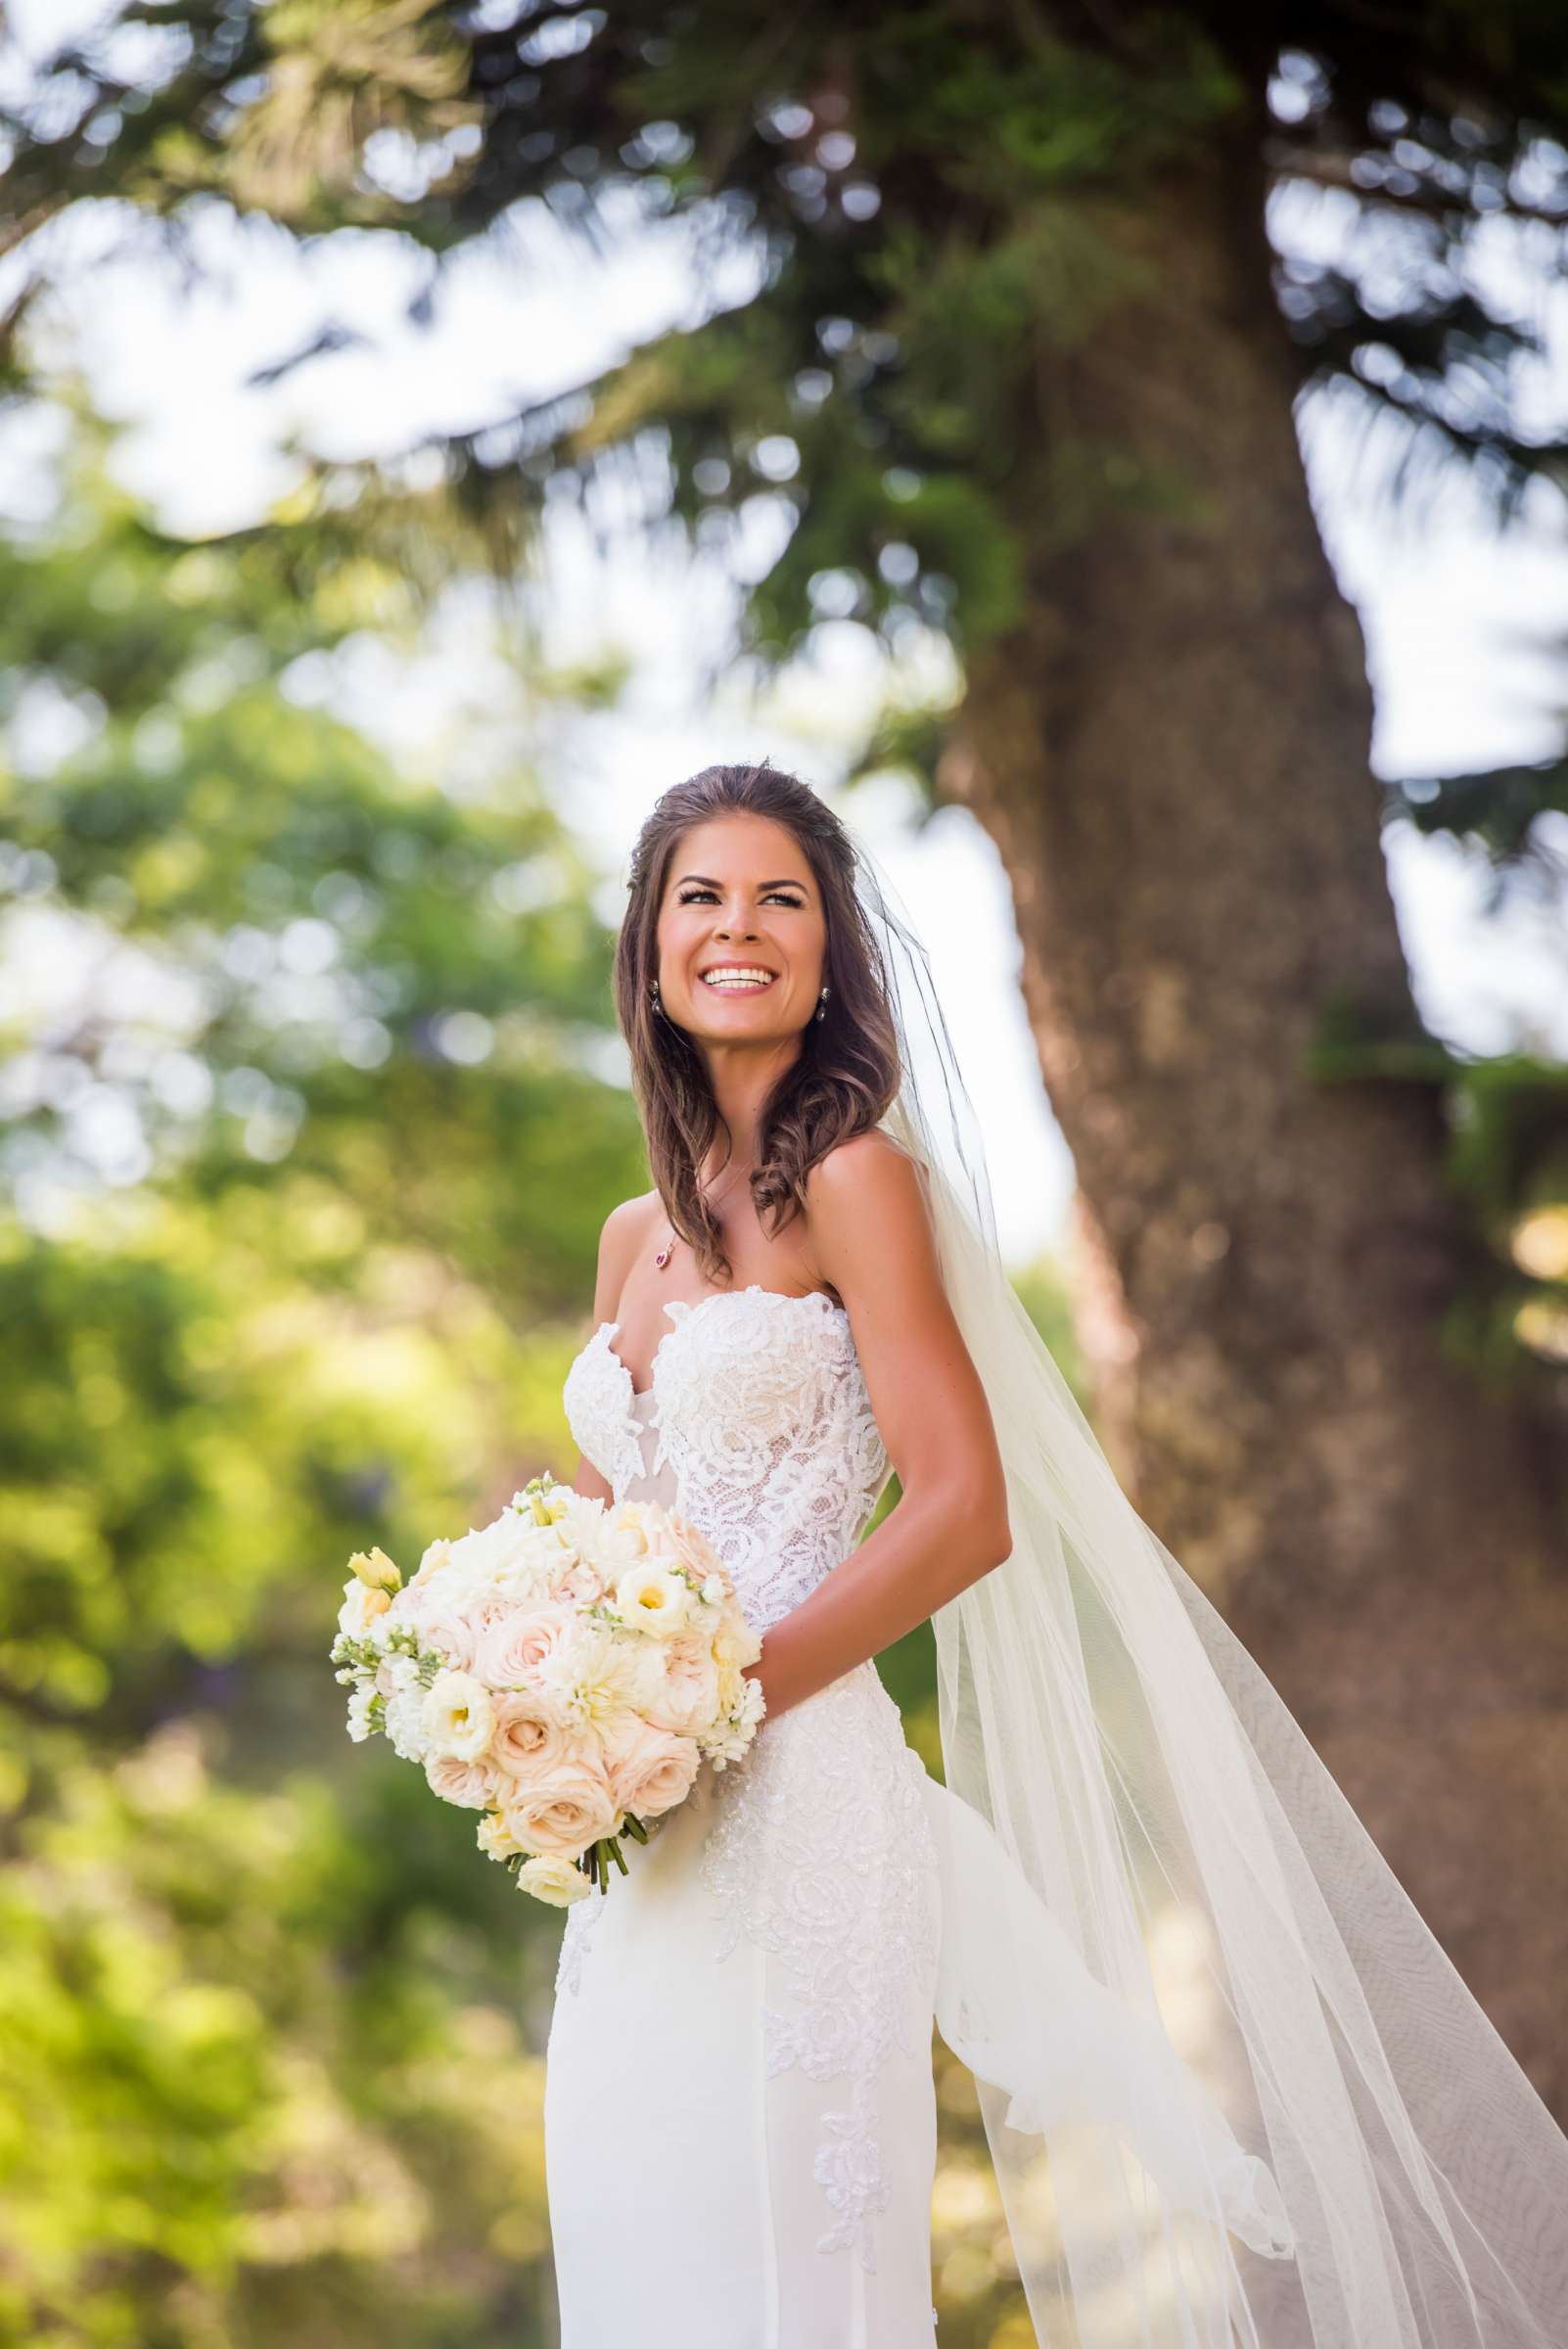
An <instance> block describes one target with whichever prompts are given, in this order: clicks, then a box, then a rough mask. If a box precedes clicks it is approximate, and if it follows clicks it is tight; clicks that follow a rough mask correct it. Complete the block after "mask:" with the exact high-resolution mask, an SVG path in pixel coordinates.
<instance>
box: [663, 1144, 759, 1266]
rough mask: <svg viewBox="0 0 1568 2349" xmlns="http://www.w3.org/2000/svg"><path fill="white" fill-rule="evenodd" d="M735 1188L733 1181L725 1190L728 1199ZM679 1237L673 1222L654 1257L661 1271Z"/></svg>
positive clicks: (748, 1169)
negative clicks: (667, 1236)
mask: <svg viewBox="0 0 1568 2349" xmlns="http://www.w3.org/2000/svg"><path fill="white" fill-rule="evenodd" d="M745 1172H746V1173H747V1174H751V1172H752V1170H751V1168H750V1167H748V1168H747V1169H746V1170H745ZM734 1188H735V1184H734V1183H731V1184H730V1186H729V1190H727V1191H725V1192H724V1193H723V1196H724V1197H725V1198H726V1199H727V1198H728V1197H729V1191H731V1190H733V1189H734ZM710 1204H712V1202H710ZM678 1237H679V1234H678V1233H677V1231H676V1230H675V1227H674V1225H673V1224H671V1225H670V1227H669V1239H668V1240H666V1242H665V1244H664V1246H663V1247H662V1248H661V1249H660V1251H659V1254H658V1255H657V1256H656V1257H655V1258H654V1263H655V1264H656V1265H657V1266H658V1267H659V1269H660V1271H661V1272H662V1271H663V1270H664V1268H665V1267H666V1265H668V1264H669V1260H670V1258H671V1256H672V1255H673V1254H674V1251H675V1241H676V1240H677V1238H678Z"/></svg>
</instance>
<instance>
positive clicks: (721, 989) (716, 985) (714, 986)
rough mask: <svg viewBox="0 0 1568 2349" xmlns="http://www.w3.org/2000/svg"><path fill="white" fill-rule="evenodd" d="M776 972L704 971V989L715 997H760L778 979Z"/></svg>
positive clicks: (702, 975)
mask: <svg viewBox="0 0 1568 2349" xmlns="http://www.w3.org/2000/svg"><path fill="white" fill-rule="evenodd" d="M777 975H778V974H777V973H776V972H774V971H765V972H764V971H725V970H718V971H713V972H709V971H703V972H701V973H700V974H699V976H700V978H701V980H702V983H703V985H704V987H706V988H707V989H708V990H709V992H710V993H711V994H715V995H760V994H761V993H762V992H763V991H764V990H766V989H767V988H770V987H771V986H772V984H773V981H774V979H775V978H776V977H777Z"/></svg>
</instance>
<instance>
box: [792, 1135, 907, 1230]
mask: <svg viewBox="0 0 1568 2349" xmlns="http://www.w3.org/2000/svg"><path fill="white" fill-rule="evenodd" d="M806 1198H807V1211H808V1213H810V1214H812V1215H815V1214H816V1213H818V1212H825V1213H827V1214H828V1215H829V1216H832V1215H833V1214H835V1213H836V1212H838V1211H840V1210H842V1209H848V1210H850V1211H851V1212H852V1213H862V1214H863V1213H865V1212H867V1211H868V1210H874V1209H875V1208H876V1207H878V1206H881V1207H889V1206H895V1205H897V1204H898V1203H899V1201H900V1200H902V1201H904V1202H906V1203H909V1204H911V1205H913V1206H916V1207H918V1206H919V1205H920V1200H921V1192H920V1179H919V1175H918V1174H917V1172H916V1169H915V1166H914V1162H913V1161H912V1160H911V1159H910V1158H909V1156H908V1155H907V1153H906V1152H904V1151H902V1150H900V1149H899V1145H898V1143H897V1142H896V1141H894V1140H893V1138H892V1137H891V1135H889V1134H886V1133H883V1132H881V1131H880V1130H879V1129H878V1128H874V1127H873V1128H867V1129H866V1131H865V1132H864V1133H852V1134H850V1135H849V1136H848V1137H847V1138H846V1139H845V1140H844V1141H842V1142H835V1143H834V1145H833V1147H832V1149H831V1150H829V1151H828V1152H826V1154H825V1155H824V1156H823V1157H821V1158H819V1159H818V1160H817V1162H816V1164H815V1166H813V1167H812V1168H811V1169H810V1171H809V1172H808V1174H807V1177H806Z"/></svg>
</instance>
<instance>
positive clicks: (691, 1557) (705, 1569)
mask: <svg viewBox="0 0 1568 2349" xmlns="http://www.w3.org/2000/svg"><path fill="white" fill-rule="evenodd" d="M669 1543H670V1547H671V1548H672V1549H673V1550H674V1553H675V1555H676V1557H677V1558H678V1559H679V1561H680V1563H681V1565H682V1566H689V1567H690V1568H691V1571H692V1573H693V1574H694V1575H695V1576H696V1577H697V1580H698V1581H699V1582H700V1583H705V1582H706V1581H707V1580H708V1577H709V1576H710V1575H711V1574H719V1575H723V1577H724V1583H725V1586H726V1588H727V1587H728V1585H729V1576H728V1575H727V1574H726V1573H725V1572H724V1566H723V1561H722V1560H721V1559H720V1557H719V1554H718V1552H717V1550H716V1549H715V1547H714V1545H713V1543H711V1542H710V1541H709V1539H708V1536H707V1535H706V1534H702V1533H699V1532H698V1530H697V1528H696V1526H694V1525H690V1524H688V1523H687V1521H686V1519H685V1518H684V1517H671V1518H670V1520H669Z"/></svg>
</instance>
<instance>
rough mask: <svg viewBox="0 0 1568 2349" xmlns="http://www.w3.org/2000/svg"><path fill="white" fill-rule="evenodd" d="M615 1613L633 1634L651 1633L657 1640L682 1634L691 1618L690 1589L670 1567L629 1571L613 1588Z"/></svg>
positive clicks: (650, 1565) (646, 1566) (652, 1564)
mask: <svg viewBox="0 0 1568 2349" xmlns="http://www.w3.org/2000/svg"><path fill="white" fill-rule="evenodd" d="M615 1604H616V1613H617V1614H618V1615H619V1616H620V1618H621V1620H622V1622H623V1624H625V1625H626V1626H627V1628H628V1629H629V1630H631V1631H634V1632H651V1633H652V1634H653V1635H654V1637H655V1638H656V1639H669V1638H671V1637H672V1636H673V1635H674V1634H675V1633H676V1632H683V1631H684V1630H685V1628H686V1624H687V1620H688V1618H689V1616H690V1614H691V1588H690V1585H689V1584H688V1583H687V1582H686V1580H685V1578H684V1577H683V1576H682V1575H679V1574H677V1573H676V1572H675V1571H674V1569H673V1568H672V1567H670V1566H663V1565H659V1564H657V1563H656V1562H655V1561H654V1560H652V1559H650V1560H649V1561H648V1562H647V1563H646V1564H644V1565H640V1566H633V1567H630V1568H629V1569H628V1570H627V1572H626V1573H624V1574H623V1576H622V1577H621V1580H620V1581H619V1582H618V1583H617V1585H616V1600H615Z"/></svg>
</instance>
